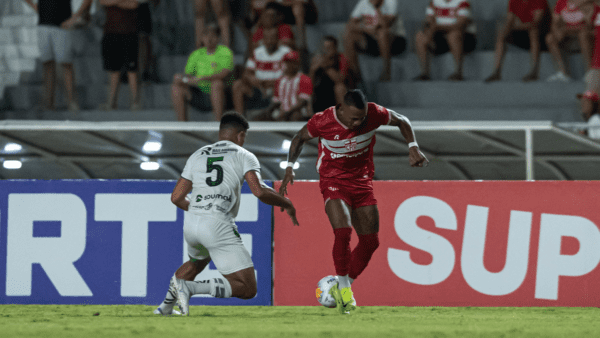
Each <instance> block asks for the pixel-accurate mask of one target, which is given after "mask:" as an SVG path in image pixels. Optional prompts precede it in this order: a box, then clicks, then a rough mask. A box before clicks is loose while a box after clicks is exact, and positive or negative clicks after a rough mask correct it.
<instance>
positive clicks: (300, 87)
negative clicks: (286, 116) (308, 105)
mask: <svg viewBox="0 0 600 338" xmlns="http://www.w3.org/2000/svg"><path fill="white" fill-rule="evenodd" d="M312 92H313V86H312V81H311V80H310V77H308V76H306V75H304V74H302V73H298V74H296V76H294V77H291V78H290V77H287V76H285V75H284V76H282V77H280V78H279V80H277V82H275V88H274V92H273V102H281V110H282V111H288V110H290V108H292V107H293V106H295V105H296V104H297V103H298V99H305V100H309V101H310V98H311V95H312Z"/></svg>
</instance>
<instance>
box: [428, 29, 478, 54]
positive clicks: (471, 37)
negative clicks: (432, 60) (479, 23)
mask: <svg viewBox="0 0 600 338" xmlns="http://www.w3.org/2000/svg"><path fill="white" fill-rule="evenodd" d="M433 43H434V47H432V46H429V51H430V52H431V53H433V54H434V55H442V54H445V53H447V52H449V51H450V45H448V40H447V39H446V32H443V31H438V32H436V33H435V34H434V35H433ZM476 45H477V39H476V38H475V34H472V33H465V39H464V41H463V52H464V53H465V54H467V53H471V52H472V51H474V50H475V46H476Z"/></svg>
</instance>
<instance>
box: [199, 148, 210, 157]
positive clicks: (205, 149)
mask: <svg viewBox="0 0 600 338" xmlns="http://www.w3.org/2000/svg"><path fill="white" fill-rule="evenodd" d="M211 150H212V148H211V147H206V148H204V149H202V151H201V152H200V155H210V151H211Z"/></svg>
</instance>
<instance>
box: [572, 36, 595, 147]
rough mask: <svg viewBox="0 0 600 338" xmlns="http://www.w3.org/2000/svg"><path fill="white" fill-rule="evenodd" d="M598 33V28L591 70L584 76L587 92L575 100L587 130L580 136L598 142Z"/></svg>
mask: <svg viewBox="0 0 600 338" xmlns="http://www.w3.org/2000/svg"><path fill="white" fill-rule="evenodd" d="M598 31H600V28H596V37H595V42H594V54H593V59H592V69H591V70H590V71H589V72H588V73H587V74H586V76H585V82H586V84H587V90H586V92H585V93H583V94H578V95H577V98H578V99H579V102H580V105H581V115H582V117H583V119H584V120H585V121H586V122H587V123H588V129H587V130H586V131H583V132H582V134H584V135H587V136H588V137H590V138H593V139H598V140H600V105H599V101H600V100H599V98H598V93H600V34H599V32H598Z"/></svg>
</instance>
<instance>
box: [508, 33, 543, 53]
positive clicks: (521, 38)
mask: <svg viewBox="0 0 600 338" xmlns="http://www.w3.org/2000/svg"><path fill="white" fill-rule="evenodd" d="M506 42H508V43H510V44H511V45H513V46H517V47H519V48H521V49H526V50H529V49H530V48H531V40H530V39H529V31H521V30H519V31H512V32H510V34H509V35H508V38H507V39H506ZM540 50H542V51H545V50H548V47H547V46H546V34H545V33H544V34H542V33H541V32H540Z"/></svg>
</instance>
